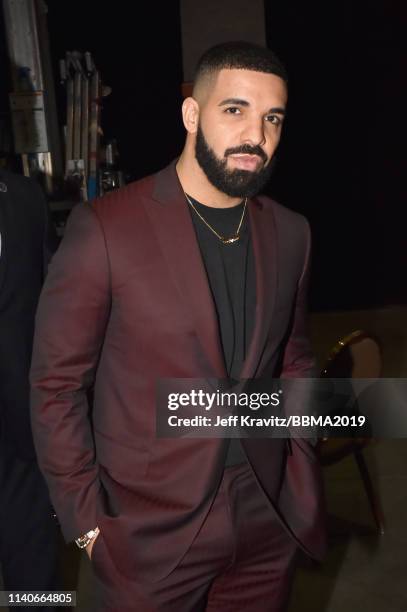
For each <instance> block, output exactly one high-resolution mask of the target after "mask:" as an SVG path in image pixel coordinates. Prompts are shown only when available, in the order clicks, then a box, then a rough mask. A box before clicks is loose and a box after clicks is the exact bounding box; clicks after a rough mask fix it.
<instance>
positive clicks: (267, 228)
mask: <svg viewBox="0 0 407 612" xmlns="http://www.w3.org/2000/svg"><path fill="white" fill-rule="evenodd" d="M248 210H249V220H250V229H251V236H252V243H253V253H254V260H255V270H256V315H255V325H254V330H253V337H252V340H251V343H250V346H249V350H248V352H247V356H246V359H245V362H244V364H243V368H242V372H241V378H253V377H255V376H256V372H257V369H258V366H259V364H260V360H261V356H262V354H263V350H264V347H265V344H266V342H267V338H268V334H269V330H270V325H271V319H272V314H273V308H274V303H275V299H276V293H277V286H278V278H277V242H276V241H277V232H276V226H275V218H274V213H273V209H272V207H271V206H265V205H264V204H263V203H262V202H261V201H260V200H259V199H257V198H253V199H252V200H251V201H250V202H249V206H248Z"/></svg>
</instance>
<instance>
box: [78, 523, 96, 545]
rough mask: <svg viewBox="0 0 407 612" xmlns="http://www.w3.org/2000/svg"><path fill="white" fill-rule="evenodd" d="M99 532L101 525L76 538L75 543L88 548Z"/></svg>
mask: <svg viewBox="0 0 407 612" xmlns="http://www.w3.org/2000/svg"><path fill="white" fill-rule="evenodd" d="M98 534H99V527H95V528H94V529H91V530H90V531H88V532H87V533H84V534H83V535H81V536H79V538H76V540H75V543H76V545H77V546H78V547H79V548H86V547H87V546H88V545H89V544H90V543H91V542H92V541H93V540H94V539H95V538H96V536H97V535H98Z"/></svg>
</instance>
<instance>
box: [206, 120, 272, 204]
mask: <svg viewBox="0 0 407 612" xmlns="http://www.w3.org/2000/svg"><path fill="white" fill-rule="evenodd" d="M232 153H247V154H252V155H259V157H260V158H261V159H262V160H263V162H264V161H266V159H267V158H266V154H265V153H264V151H263V149H261V147H260V146H258V145H257V146H254V147H252V146H250V145H247V144H246V145H241V146H240V147H234V148H233V149H227V150H226V151H225V157H224V159H219V158H218V157H216V155H215V153H214V152H213V151H212V149H211V148H210V147H209V145H208V143H207V141H206V139H205V136H204V134H203V132H202V129H201V126H200V125H198V131H197V135H196V144H195V157H196V159H197V162H198V164H199V165H200V167H201V168H202V170H203V171H204V172H205V174H206V177H207V179H208V180H209V182H210V183H212V185H213V186H214V187H216V189H218V190H219V191H221V192H222V193H226V194H227V195H228V196H231V197H233V198H246V197H247V198H250V197H252V196H254V195H256V194H258V193H259V192H260V191H261V190H262V188H263V187H264V186H265V185H266V183H267V182H268V180H269V178H270V176H271V174H272V172H273V169H274V158H273V159H272V160H271V161H270V163H269V164H268V165H267V166H262V167H261V169H260V170H256V171H254V172H252V171H251V170H241V169H239V168H236V169H234V170H229V169H228V168H226V164H227V156H228V155H230V154H232Z"/></svg>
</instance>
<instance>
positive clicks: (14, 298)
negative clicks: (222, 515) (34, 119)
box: [0, 170, 61, 609]
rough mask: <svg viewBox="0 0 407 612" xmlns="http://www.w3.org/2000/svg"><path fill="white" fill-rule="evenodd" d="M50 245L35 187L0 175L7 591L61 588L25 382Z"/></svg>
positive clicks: (2, 554) (1, 542) (0, 532)
mask: <svg viewBox="0 0 407 612" xmlns="http://www.w3.org/2000/svg"><path fill="white" fill-rule="evenodd" d="M56 245H57V238H56V234H55V231H54V230H53V227H52V225H51V223H50V221H49V218H48V211H47V203H46V201H45V198H44V196H43V194H42V192H41V189H40V187H39V186H38V185H37V183H36V182H35V181H33V180H31V179H28V178H25V177H23V176H19V175H17V174H11V173H9V172H7V171H5V170H0V566H1V573H2V576H3V583H4V588H5V589H6V590H53V589H57V588H61V585H60V582H59V575H58V561H57V560H58V527H57V523H56V520H55V518H54V512H53V509H52V506H51V501H50V498H49V494H48V488H47V486H46V483H45V480H44V478H43V476H42V474H41V472H40V470H39V468H38V464H37V460H36V453H35V449H34V445H33V440H32V432H31V423H30V408H29V378H28V375H29V368H30V362H31V352H32V342H33V335H34V318H35V311H36V308H37V302H38V298H39V294H40V290H41V287H42V283H43V281H44V277H45V273H46V269H47V265H48V261H49V259H50V257H51V254H52V252H53V251H54V250H55V248H56ZM30 609H32V608H30Z"/></svg>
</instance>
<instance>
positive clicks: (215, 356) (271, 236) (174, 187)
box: [146, 162, 278, 378]
mask: <svg viewBox="0 0 407 612" xmlns="http://www.w3.org/2000/svg"><path fill="white" fill-rule="evenodd" d="M154 180H155V185H154V190H153V199H154V200H156V202H157V203H159V204H160V205H159V206H152V205H151V203H146V210H147V213H148V215H149V217H150V219H151V221H152V223H153V226H154V230H155V232H156V236H157V239H158V241H159V243H160V246H161V248H162V251H163V254H164V257H165V259H166V262H167V264H168V266H169V269H170V273H171V275H172V278H173V280H174V282H175V284H176V286H177V289H178V291H179V293H180V295H181V298H182V300H183V302H184V304H185V306H186V309H187V311H188V312H189V313H190V316H191V318H192V319H193V321H194V326H195V329H196V331H197V334H198V337H199V339H200V342H201V344H202V346H203V347H204V350H205V353H206V355H207V356H208V358H209V360H210V363H211V364H212V366H213V368H214V375H215V376H217V377H219V378H226V377H227V374H226V369H225V363H224V358H223V351H222V346H221V341H220V334H219V325H218V319H217V315H216V310H215V305H214V301H213V298H212V294H211V291H210V287H209V284H208V279H207V275H206V271H205V267H204V264H203V261H202V257H201V253H200V250H199V245H198V242H197V239H196V235H195V230H194V227H193V224H192V220H191V216H190V212H189V210H188V207H187V203H186V201H185V196H184V193H183V191H182V187H181V184H180V182H179V180H178V176H177V173H176V169H175V162H173V163H172V164H170V165H169V166H168V167H167V168H165V169H164V170H162V171H161V172H159V173H158V174H157V175H156V176H155V179H154ZM248 213H249V222H250V229H251V236H252V242H253V253H254V260H255V271H256V272H255V274H256V313H255V325H254V330H253V337H252V340H251V343H250V346H249V349H248V352H247V356H246V359H245V362H244V364H243V368H242V372H241V378H252V377H255V376H256V372H257V369H258V366H259V364H260V360H261V355H262V353H263V350H264V347H265V344H266V342H267V339H268V334H269V330H270V325H271V319H272V314H273V308H274V303H275V298H276V293H277V286H278V278H277V260H276V258H277V244H276V240H277V235H276V227H275V218H274V213H273V209H272V207H271V206H265V205H264V204H263V203H262V202H261V200H260V199H257V198H253V199H252V200H250V201H249V202H248Z"/></svg>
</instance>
